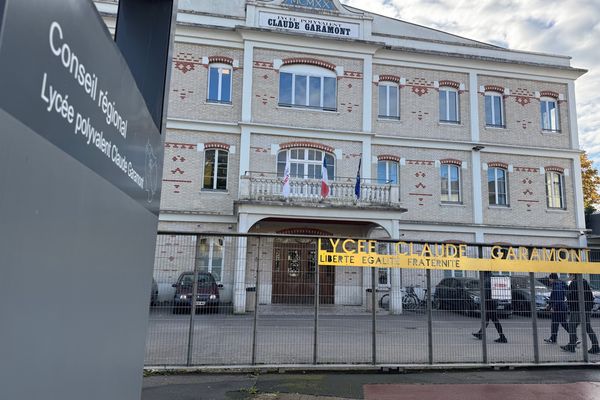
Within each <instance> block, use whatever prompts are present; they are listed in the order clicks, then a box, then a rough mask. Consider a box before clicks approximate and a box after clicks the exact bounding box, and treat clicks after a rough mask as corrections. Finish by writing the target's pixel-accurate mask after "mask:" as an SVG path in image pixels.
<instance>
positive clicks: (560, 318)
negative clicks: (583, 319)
mask: <svg viewBox="0 0 600 400" xmlns="http://www.w3.org/2000/svg"><path fill="white" fill-rule="evenodd" d="M548 279H549V281H550V285H552V292H551V293H550V300H549V301H548V307H549V308H550V309H551V310H552V311H551V312H552V323H551V325H550V337H549V338H546V339H544V342H546V343H549V344H554V343H556V336H557V335H558V328H559V325H560V326H562V327H563V328H564V329H565V331H567V333H568V332H569V325H568V323H567V317H568V310H567V303H566V301H565V294H566V292H567V284H566V283H564V282H563V281H561V280H560V279H558V275H557V274H556V273H554V272H553V273H551V274H550V275H549V276H548Z"/></svg>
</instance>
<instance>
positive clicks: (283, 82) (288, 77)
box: [279, 64, 337, 111]
mask: <svg viewBox="0 0 600 400" xmlns="http://www.w3.org/2000/svg"><path fill="white" fill-rule="evenodd" d="M279 105H280V106H282V107H306V108H315V109H320V110H326V111H335V110H336V109H337V76H336V74H335V72H334V71H331V70H329V69H327V68H322V67H318V66H314V65H305V64H292V65H284V66H283V67H281V70H280V72H279Z"/></svg>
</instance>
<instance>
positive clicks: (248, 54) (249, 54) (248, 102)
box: [242, 40, 254, 122]
mask: <svg viewBox="0 0 600 400" xmlns="http://www.w3.org/2000/svg"><path fill="white" fill-rule="evenodd" d="M253 69H254V43H252V42H250V41H248V40H246V41H245V42H244V77H243V82H242V122H252V71H253Z"/></svg>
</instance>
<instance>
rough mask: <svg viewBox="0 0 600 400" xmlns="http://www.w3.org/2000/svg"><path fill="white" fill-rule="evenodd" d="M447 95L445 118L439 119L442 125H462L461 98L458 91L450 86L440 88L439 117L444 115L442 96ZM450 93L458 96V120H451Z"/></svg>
mask: <svg viewBox="0 0 600 400" xmlns="http://www.w3.org/2000/svg"><path fill="white" fill-rule="evenodd" d="M443 93H445V97H446V109H445V118H439V121H440V123H443V124H460V96H459V93H458V90H457V89H455V88H453V87H450V86H441V87H440V88H439V97H438V103H439V104H438V107H439V115H438V117H441V116H442V115H441V114H442V94H443ZM450 93H454V94H455V96H456V110H455V112H456V120H452V119H450V101H449V99H450Z"/></svg>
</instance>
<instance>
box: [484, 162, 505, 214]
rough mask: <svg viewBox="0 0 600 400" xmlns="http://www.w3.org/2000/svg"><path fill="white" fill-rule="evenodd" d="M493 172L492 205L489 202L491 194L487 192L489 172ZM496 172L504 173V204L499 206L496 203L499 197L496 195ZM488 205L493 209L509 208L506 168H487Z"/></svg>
mask: <svg viewBox="0 0 600 400" xmlns="http://www.w3.org/2000/svg"><path fill="white" fill-rule="evenodd" d="M492 170H493V171H494V200H495V201H494V203H491V202H490V195H491V192H490V190H489V187H490V186H489V184H490V171H492ZM498 171H503V172H504V196H505V199H506V203H505V204H500V203H499V201H498V198H499V195H498V185H499V183H498ZM488 203H489V205H490V206H494V207H509V206H510V202H509V199H508V170H507V169H506V168H502V167H488Z"/></svg>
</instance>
